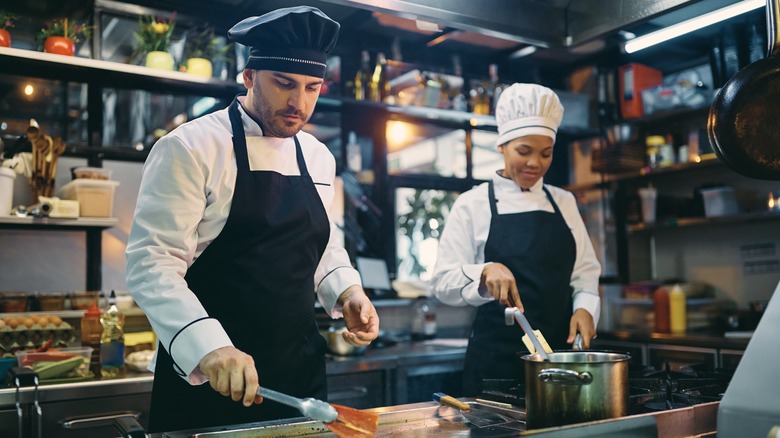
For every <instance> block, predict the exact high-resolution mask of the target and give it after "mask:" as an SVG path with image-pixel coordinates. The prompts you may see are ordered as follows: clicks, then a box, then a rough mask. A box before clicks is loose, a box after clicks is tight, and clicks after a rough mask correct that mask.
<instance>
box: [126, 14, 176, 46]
mask: <svg viewBox="0 0 780 438" xmlns="http://www.w3.org/2000/svg"><path fill="white" fill-rule="evenodd" d="M175 19H176V12H174V13H172V14H171V18H169V19H168V20H165V19H164V18H161V17H155V16H151V15H148V16H141V17H138V32H134V33H133V35H134V36H135V39H136V40H137V41H138V47H137V48H136V51H137V52H140V53H149V52H167V51H168V48H169V47H170V46H171V35H172V34H173V29H174V27H176V26H175V25H176V21H175Z"/></svg>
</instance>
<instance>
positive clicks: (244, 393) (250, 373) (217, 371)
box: [198, 347, 263, 406]
mask: <svg viewBox="0 0 780 438" xmlns="http://www.w3.org/2000/svg"><path fill="white" fill-rule="evenodd" d="M198 366H199V367H200V370H201V372H203V374H205V375H206V377H208V378H209V384H210V385H211V387H212V388H213V389H214V391H217V392H218V393H220V394H222V395H224V396H225V397H228V396H229V397H230V398H232V399H233V401H239V400H243V404H244V406H251V405H252V403H262V401H263V399H262V397H260V396H258V395H257V388H258V386H259V384H258V379H257V369H256V368H255V361H254V359H252V356H250V355H248V354H246V353H244V352H243V351H241V350H239V349H237V348H235V347H222V348H218V349H216V350H214V351H212V352H211V353H209V354H207V355H205V356H204V357H203V359H201V360H200V364H199V365H198Z"/></svg>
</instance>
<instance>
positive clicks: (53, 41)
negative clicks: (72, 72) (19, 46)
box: [39, 18, 92, 56]
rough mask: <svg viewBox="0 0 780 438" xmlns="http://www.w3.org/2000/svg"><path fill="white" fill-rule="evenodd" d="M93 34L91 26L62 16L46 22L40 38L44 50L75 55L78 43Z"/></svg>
mask: <svg viewBox="0 0 780 438" xmlns="http://www.w3.org/2000/svg"><path fill="white" fill-rule="evenodd" d="M91 35H92V27H91V26H87V25H85V24H78V23H76V22H74V21H69V20H68V19H67V18H62V19H57V20H54V21H51V22H49V23H46V25H44V26H43V28H42V29H41V34H40V36H39V39H41V40H43V51H44V52H46V53H56V54H58V55H66V56H73V55H75V54H76V43H78V42H80V41H81V39H82V38H84V39H87V38H89V37H90V36H91Z"/></svg>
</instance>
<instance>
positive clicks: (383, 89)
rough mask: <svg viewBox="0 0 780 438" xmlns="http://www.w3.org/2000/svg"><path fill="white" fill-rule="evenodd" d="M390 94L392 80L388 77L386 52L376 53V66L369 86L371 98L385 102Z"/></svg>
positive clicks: (374, 100)
mask: <svg viewBox="0 0 780 438" xmlns="http://www.w3.org/2000/svg"><path fill="white" fill-rule="evenodd" d="M389 96H390V80H389V79H388V77H387V58H385V54H384V53H382V52H379V53H377V54H376V66H375V67H374V74H372V75H371V84H370V87H369V100H371V101H373V102H385V101H386V100H387V98H388V97H389Z"/></svg>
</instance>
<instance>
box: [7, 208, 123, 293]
mask: <svg viewBox="0 0 780 438" xmlns="http://www.w3.org/2000/svg"><path fill="white" fill-rule="evenodd" d="M117 223H119V220H118V219H117V218H84V217H81V218H76V219H64V218H63V219H61V218H37V217H31V216H27V217H18V216H0V229H22V230H24V229H27V230H45V231H82V232H85V233H86V235H87V248H86V250H87V251H86V252H87V256H86V257H87V274H86V275H87V290H100V289H102V285H103V273H102V268H103V267H102V255H101V254H102V245H103V243H102V242H103V236H102V233H103V230H104V229H106V228H110V227H113V226H115V225H116V224H117Z"/></svg>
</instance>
